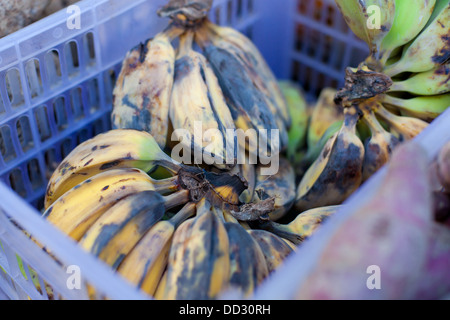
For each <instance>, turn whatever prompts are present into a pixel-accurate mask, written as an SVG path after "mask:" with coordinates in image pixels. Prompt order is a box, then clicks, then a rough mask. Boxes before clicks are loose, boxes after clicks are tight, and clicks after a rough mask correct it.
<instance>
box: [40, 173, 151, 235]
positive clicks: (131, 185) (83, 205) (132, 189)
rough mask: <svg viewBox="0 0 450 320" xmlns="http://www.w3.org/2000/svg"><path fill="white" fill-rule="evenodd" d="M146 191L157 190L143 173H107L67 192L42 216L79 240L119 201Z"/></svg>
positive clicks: (98, 175)
mask: <svg viewBox="0 0 450 320" xmlns="http://www.w3.org/2000/svg"><path fill="white" fill-rule="evenodd" d="M147 190H154V191H158V190H157V188H156V186H155V185H154V184H153V182H152V180H151V179H150V177H149V176H148V175H147V174H146V173H145V172H143V171H142V170H139V169H129V168H122V169H113V170H108V171H105V172H102V173H99V174H97V175H95V176H93V177H91V178H89V179H88V180H86V181H84V182H82V183H80V184H79V185H77V186H75V187H73V188H72V189H70V190H69V191H67V192H66V193H65V194H64V195H63V196H61V197H60V198H58V200H56V201H55V202H54V203H53V204H52V205H51V206H50V207H49V208H48V209H47V210H46V211H45V212H44V214H43V217H44V218H45V219H47V220H48V221H49V222H51V223H52V224H54V225H55V226H56V227H57V228H59V229H60V230H61V231H63V232H64V233H66V234H67V235H69V236H70V237H71V238H73V239H74V240H76V241H79V240H80V239H81V238H82V236H83V235H84V234H85V232H86V231H87V230H88V229H89V228H90V227H91V226H92V224H94V223H95V221H96V220H97V219H98V218H99V217H100V216H101V215H102V214H103V213H105V212H106V211H107V210H108V209H109V208H111V207H112V206H113V205H114V204H116V203H117V202H118V201H119V200H121V199H123V198H125V197H127V196H129V195H132V194H134V193H138V192H141V191H147Z"/></svg>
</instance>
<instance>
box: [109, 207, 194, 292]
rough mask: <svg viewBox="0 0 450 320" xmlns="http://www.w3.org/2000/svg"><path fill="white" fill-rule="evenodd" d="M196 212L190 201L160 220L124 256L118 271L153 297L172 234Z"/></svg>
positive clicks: (167, 255)
mask: <svg viewBox="0 0 450 320" xmlns="http://www.w3.org/2000/svg"><path fill="white" fill-rule="evenodd" d="M193 215H195V204H194V203H188V204H186V205H185V206H184V207H183V208H182V209H181V210H180V211H179V212H177V213H176V214H175V215H174V216H173V217H172V218H170V219H169V220H163V221H159V222H157V223H156V224H155V225H154V226H153V227H151V229H150V230H149V231H147V232H146V234H145V235H144V236H143V237H142V238H141V240H139V242H138V243H137V244H136V246H135V247H134V248H133V249H132V250H131V252H130V253H128V255H127V256H126V257H125V258H124V259H123V261H122V263H121V264H120V265H119V267H118V269H117V271H118V272H119V274H121V275H122V276H123V277H124V278H126V279H127V280H128V281H129V282H131V283H132V284H133V285H135V286H137V287H139V288H141V289H142V290H143V291H144V292H146V293H148V294H149V295H151V296H154V295H155V294H156V290H157V288H158V285H159V286H161V284H159V283H160V279H162V276H163V273H164V270H165V268H166V267H167V262H168V257H169V250H170V247H171V244H172V238H173V234H174V232H175V230H176V229H177V228H178V227H179V226H180V225H181V224H182V223H183V222H184V221H186V220H187V219H189V218H190V217H192V216H193Z"/></svg>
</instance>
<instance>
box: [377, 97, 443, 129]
mask: <svg viewBox="0 0 450 320" xmlns="http://www.w3.org/2000/svg"><path fill="white" fill-rule="evenodd" d="M383 103H384V104H388V105H390V106H393V107H395V108H396V109H397V110H399V111H400V112H401V114H402V115H404V116H410V117H414V118H418V119H422V120H424V121H427V122H431V121H433V120H434V119H436V118H437V117H438V116H439V115H441V114H442V113H443V112H444V111H445V110H446V109H447V108H448V107H449V106H450V93H446V94H442V95H436V96H422V97H420V96H419V97H415V98H410V99H401V98H395V97H393V96H391V95H389V94H387V95H385V96H384V97H383Z"/></svg>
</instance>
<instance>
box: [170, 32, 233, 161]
mask: <svg viewBox="0 0 450 320" xmlns="http://www.w3.org/2000/svg"><path fill="white" fill-rule="evenodd" d="M193 37H194V34H193V32H191V31H188V32H187V33H186V34H184V35H183V36H181V38H180V47H179V50H178V54H177V57H176V62H175V76H174V77H175V78H174V85H173V91H172V97H171V102H170V110H169V116H170V120H171V122H172V125H173V129H174V132H173V134H172V138H173V139H175V140H178V141H180V144H179V145H180V146H182V147H184V148H188V149H189V150H192V151H193V152H194V157H195V156H196V155H197V153H201V156H202V157H203V161H204V162H205V163H206V164H208V165H214V166H216V167H218V168H219V169H228V168H230V167H233V166H234V165H235V164H236V154H235V151H236V150H234V149H233V147H234V146H235V144H234V140H235V139H234V129H235V125H234V121H233V118H232V116H231V113H230V111H229V108H228V106H227V103H226V101H225V98H224V95H223V92H222V89H221V88H220V86H219V82H218V80H217V77H216V75H215V74H214V72H213V70H212V69H211V66H210V64H209V62H208V61H207V60H206V58H205V57H204V56H203V55H202V54H201V53H200V52H197V51H194V50H193V48H192V45H193ZM228 150H229V151H230V152H227V151H228ZM173 151H174V150H173ZM175 152H176V151H175ZM183 157H185V155H184V154H183ZM186 160H187V161H190V160H191V157H189V158H187V159H186ZM194 160H195V161H196V162H195V163H197V164H201V163H202V161H201V160H202V159H194ZM185 163H186V162H185Z"/></svg>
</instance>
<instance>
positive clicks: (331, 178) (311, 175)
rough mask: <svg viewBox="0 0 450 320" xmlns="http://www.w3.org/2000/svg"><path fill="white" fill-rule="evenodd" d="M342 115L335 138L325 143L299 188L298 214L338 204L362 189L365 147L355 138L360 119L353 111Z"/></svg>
mask: <svg viewBox="0 0 450 320" xmlns="http://www.w3.org/2000/svg"><path fill="white" fill-rule="evenodd" d="M344 114H345V121H344V123H343V125H342V127H341V129H340V130H339V132H338V134H336V135H334V136H333V137H332V138H331V139H330V140H329V141H328V142H327V144H326V145H325V147H324V148H323V150H322V152H321V154H320V156H319V157H318V158H317V160H316V161H315V162H314V163H313V164H312V165H311V167H310V168H309V169H308V171H307V172H306V173H305V175H304V176H303V178H302V180H301V182H300V184H299V186H298V189H297V199H296V203H295V208H296V209H297V210H299V211H300V212H303V211H306V210H308V209H312V208H317V207H323V206H329V205H338V204H341V203H342V202H343V201H344V200H346V199H347V198H348V197H349V196H350V195H351V194H352V193H353V192H354V191H355V190H356V189H357V188H358V187H359V186H360V185H361V182H362V165H363V159H364V145H363V143H362V142H361V140H360V139H359V138H358V136H357V135H356V124H357V122H358V120H359V117H360V116H359V114H358V113H357V111H356V109H354V108H345V109H344Z"/></svg>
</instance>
